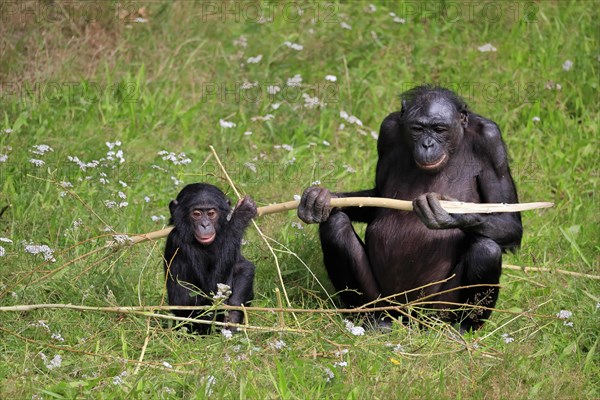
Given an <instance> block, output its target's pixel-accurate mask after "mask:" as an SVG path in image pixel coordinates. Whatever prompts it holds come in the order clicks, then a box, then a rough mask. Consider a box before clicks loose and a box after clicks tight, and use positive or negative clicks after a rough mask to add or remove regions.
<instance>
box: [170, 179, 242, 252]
mask: <svg viewBox="0 0 600 400" xmlns="http://www.w3.org/2000/svg"><path fill="white" fill-rule="evenodd" d="M169 209H170V210H171V220H170V221H169V223H170V224H171V225H175V228H176V229H177V231H178V232H179V234H180V237H181V240H182V241H184V242H186V243H190V242H194V241H195V242H197V243H199V244H201V245H203V246H208V245H209V244H211V243H212V242H214V241H215V239H216V237H217V234H219V232H220V230H221V228H222V227H223V226H224V225H225V224H226V220H227V214H228V213H229V211H230V209H231V206H230V203H229V200H228V199H227V197H225V195H224V194H223V192H221V191H220V190H219V189H218V188H217V187H216V186H213V185H210V184H206V183H193V184H190V185H187V186H186V187H184V188H183V190H181V192H179V194H178V195H177V199H175V200H173V201H171V203H170V204H169Z"/></svg>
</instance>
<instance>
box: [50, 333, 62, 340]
mask: <svg viewBox="0 0 600 400" xmlns="http://www.w3.org/2000/svg"><path fill="white" fill-rule="evenodd" d="M51 337H52V339H54V340H58V341H59V342H64V341H65V339H64V338H63V337H62V336H61V334H60V333H53V334H52V336H51Z"/></svg>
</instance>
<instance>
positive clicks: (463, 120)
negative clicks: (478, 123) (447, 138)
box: [460, 111, 469, 128]
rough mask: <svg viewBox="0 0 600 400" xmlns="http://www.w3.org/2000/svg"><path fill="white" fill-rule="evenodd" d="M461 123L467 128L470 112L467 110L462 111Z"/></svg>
mask: <svg viewBox="0 0 600 400" xmlns="http://www.w3.org/2000/svg"><path fill="white" fill-rule="evenodd" d="M460 124H461V125H462V127H463V128H466V127H467V125H469V114H468V113H467V112H466V111H462V112H461V113H460Z"/></svg>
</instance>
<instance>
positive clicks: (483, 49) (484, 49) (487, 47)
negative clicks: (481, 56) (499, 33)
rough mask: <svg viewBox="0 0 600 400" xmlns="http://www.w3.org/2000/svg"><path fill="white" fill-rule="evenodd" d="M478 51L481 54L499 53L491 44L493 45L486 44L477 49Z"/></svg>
mask: <svg viewBox="0 0 600 400" xmlns="http://www.w3.org/2000/svg"><path fill="white" fill-rule="evenodd" d="M477 50H479V51H480V52H482V53H488V52H490V51H491V52H494V51H497V50H498V49H496V48H495V47H494V46H492V44H491V43H486V44H484V45H483V46H479V47H478V48H477Z"/></svg>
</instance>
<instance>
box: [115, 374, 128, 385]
mask: <svg viewBox="0 0 600 400" xmlns="http://www.w3.org/2000/svg"><path fill="white" fill-rule="evenodd" d="M126 376H127V371H123V372H121V373H120V374H119V375H117V376H113V385H122V384H123V382H124V380H123V378H125V377H126Z"/></svg>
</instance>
